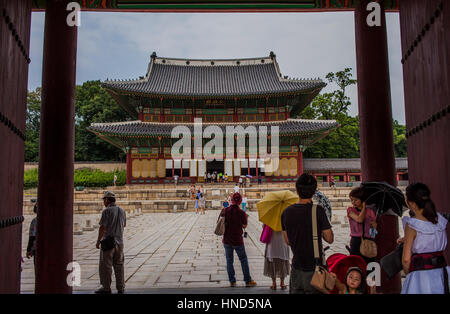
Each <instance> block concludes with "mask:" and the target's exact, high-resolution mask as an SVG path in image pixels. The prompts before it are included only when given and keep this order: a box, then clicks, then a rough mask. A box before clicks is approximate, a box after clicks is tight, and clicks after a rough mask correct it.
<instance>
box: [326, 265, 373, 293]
mask: <svg viewBox="0 0 450 314" xmlns="http://www.w3.org/2000/svg"><path fill="white" fill-rule="evenodd" d="M330 275H331V276H332V277H334V278H335V279H336V282H335V287H336V288H337V289H338V291H339V294H366V292H367V289H366V276H364V272H363V271H362V270H361V269H360V268H358V267H350V268H349V269H348V270H347V274H346V276H345V283H342V282H341V281H340V280H339V279H338V278H337V275H336V274H335V273H330ZM371 291H372V290H371Z"/></svg>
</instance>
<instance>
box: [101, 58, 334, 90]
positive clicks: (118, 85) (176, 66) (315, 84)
mask: <svg viewBox="0 0 450 314" xmlns="http://www.w3.org/2000/svg"><path fill="white" fill-rule="evenodd" d="M102 85H103V87H105V88H108V89H112V90H116V91H122V92H130V93H139V94H147V95H161V96H167V95H170V96H178V97H225V98H226V97H235V96H236V97H237V96H264V95H271V94H272V95H273V94H277V95H280V94H300V93H311V92H313V91H317V90H321V89H322V88H323V87H325V86H326V84H325V83H324V82H323V81H322V80H320V79H310V80H301V79H290V78H287V77H283V76H282V75H281V73H280V70H279V67H278V63H277V61H276V57H275V54H273V53H271V54H270V55H269V57H263V58H251V59H232V60H212V59H208V60H192V59H174V58H163V57H156V54H155V53H153V55H152V58H151V61H150V64H149V67H148V72H147V75H146V76H145V77H141V78H140V79H138V80H126V81H123V80H119V81H118V80H106V81H105V82H104V83H103V84H102Z"/></svg>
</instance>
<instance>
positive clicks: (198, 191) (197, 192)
mask: <svg viewBox="0 0 450 314" xmlns="http://www.w3.org/2000/svg"><path fill="white" fill-rule="evenodd" d="M199 194H200V190H197V191H195V204H194V208H195V213H196V214H198V208H199V206H198V205H199V204H198V200H199V199H200V196H199Z"/></svg>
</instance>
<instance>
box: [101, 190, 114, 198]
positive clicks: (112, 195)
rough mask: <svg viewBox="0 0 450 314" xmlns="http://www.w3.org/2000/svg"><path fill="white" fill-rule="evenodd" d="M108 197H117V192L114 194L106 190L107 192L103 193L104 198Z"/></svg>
mask: <svg viewBox="0 0 450 314" xmlns="http://www.w3.org/2000/svg"><path fill="white" fill-rule="evenodd" d="M108 197H116V194H114V193H113V192H111V191H106V192H105V193H103V197H102V198H103V199H105V198H108Z"/></svg>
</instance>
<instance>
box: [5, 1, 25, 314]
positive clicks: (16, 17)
mask: <svg viewBox="0 0 450 314" xmlns="http://www.w3.org/2000/svg"><path fill="white" fill-rule="evenodd" d="M30 24H31V1H28V0H18V1H10V0H0V195H1V202H2V206H0V294H5V293H15V294H16V293H20V257H21V255H22V221H23V218H22V208H23V172H24V167H23V163H24V151H25V120H26V110H27V83H28V63H29V61H30V60H29V56H28V55H29V46H30ZM28 227H29V226H23V228H28ZM27 240H28V239H27ZM4 311H5V310H4Z"/></svg>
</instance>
